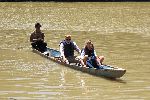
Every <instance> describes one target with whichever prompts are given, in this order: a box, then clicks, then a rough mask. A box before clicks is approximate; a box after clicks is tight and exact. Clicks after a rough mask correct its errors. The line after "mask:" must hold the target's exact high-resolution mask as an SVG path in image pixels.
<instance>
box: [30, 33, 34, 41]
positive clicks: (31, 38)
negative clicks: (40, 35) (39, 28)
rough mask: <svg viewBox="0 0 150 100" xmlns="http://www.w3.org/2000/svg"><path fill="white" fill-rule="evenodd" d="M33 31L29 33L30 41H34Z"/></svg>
mask: <svg viewBox="0 0 150 100" xmlns="http://www.w3.org/2000/svg"><path fill="white" fill-rule="evenodd" d="M33 39H34V38H33V33H32V34H31V35H30V42H34V40H33Z"/></svg>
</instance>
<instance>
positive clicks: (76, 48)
mask: <svg viewBox="0 0 150 100" xmlns="http://www.w3.org/2000/svg"><path fill="white" fill-rule="evenodd" d="M73 43H74V46H75V50H76V51H77V52H78V53H79V54H80V53H81V50H80V49H79V47H78V46H77V44H76V43H75V42H73Z"/></svg>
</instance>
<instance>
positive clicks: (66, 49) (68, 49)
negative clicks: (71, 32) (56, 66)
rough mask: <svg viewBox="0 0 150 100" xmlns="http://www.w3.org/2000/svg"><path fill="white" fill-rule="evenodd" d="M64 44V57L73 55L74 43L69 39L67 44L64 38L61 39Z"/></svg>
mask: <svg viewBox="0 0 150 100" xmlns="http://www.w3.org/2000/svg"><path fill="white" fill-rule="evenodd" d="M60 43H63V45H64V55H65V57H69V56H74V50H75V45H74V43H73V41H70V43H69V44H67V43H66V41H65V40H63V41H61V42H60Z"/></svg>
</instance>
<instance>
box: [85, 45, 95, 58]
mask: <svg viewBox="0 0 150 100" xmlns="http://www.w3.org/2000/svg"><path fill="white" fill-rule="evenodd" d="M84 52H85V55H88V57H91V56H95V55H94V48H93V49H92V50H89V49H88V48H87V47H85V48H84Z"/></svg>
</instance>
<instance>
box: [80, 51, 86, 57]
mask: <svg viewBox="0 0 150 100" xmlns="http://www.w3.org/2000/svg"><path fill="white" fill-rule="evenodd" d="M84 56H85V51H84V49H83V50H82V51H81V55H80V57H81V59H83V58H84Z"/></svg>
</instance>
